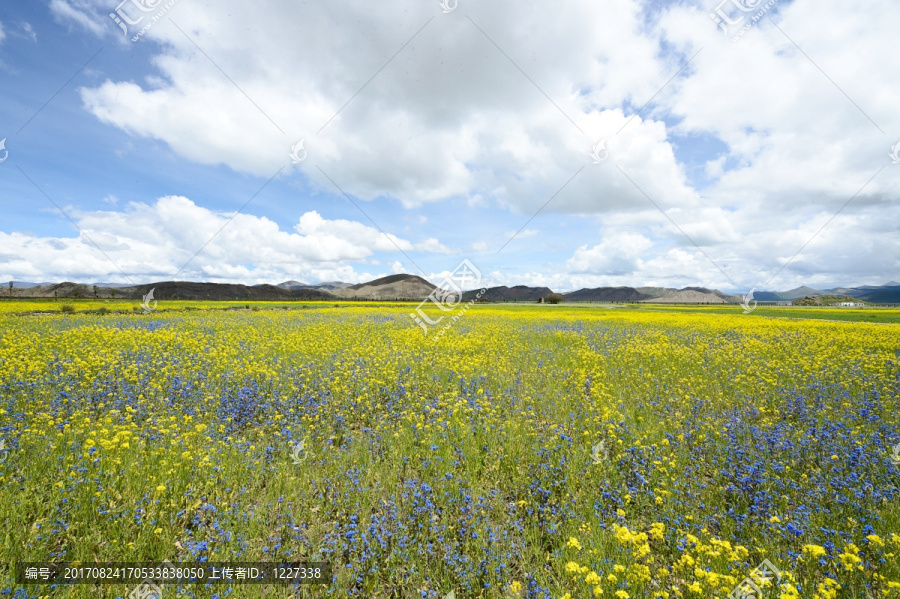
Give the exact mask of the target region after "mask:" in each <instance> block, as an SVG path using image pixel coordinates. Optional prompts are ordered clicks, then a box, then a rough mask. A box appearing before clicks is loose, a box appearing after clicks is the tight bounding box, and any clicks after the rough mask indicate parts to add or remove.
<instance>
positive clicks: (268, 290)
mask: <svg viewBox="0 0 900 599" xmlns="http://www.w3.org/2000/svg"><path fill="white" fill-rule="evenodd" d="M151 289H152V290H153V291H154V298H155V299H157V300H169V299H183V300H204V299H209V300H232V301H235V300H237V301H240V300H281V301H289V300H336V299H343V300H389V301H393V300H423V299H425V298H427V297H428V295H429V294H431V292H432V291H433V290H434V289H435V286H434V285H433V284H431V283H429V282H428V281H426V280H425V279H423V278H422V277H419V276H416V275H410V274H399V275H390V276H387V277H382V278H380V279H375V280H373V281H368V282H366V283H359V284H356V285H351V284H349V283H344V282H342V281H328V282H325V283H316V284H308V283H302V282H300V281H285V282H283V283H279V284H277V285H269V284H263V285H250V286H248V285H239V284H231V283H194V282H188V281H163V282H158V283H147V284H143V285H132V286H124V285H119V284H104V283H97V284H90V285H84V284H77V283H70V282H66V283H27V282H20V281H14V282H13V289H12V296H13V297H20V298H28V297H33V298H50V297H56V298H79V297H80V298H103V299H110V298H126V299H141V298H143V296H145V295H147V294H148V293H149V292H150V290H151ZM9 293H10V290H9V288H8V287H7V286H3V287H0V297H4V296H8V295H9ZM479 293H480V294H481V295H480V297H479ZM550 293H552V291H551V289H550V288H548V287H529V286H526V285H515V286H513V287H507V286H505V285H504V286H499V287H489V288H487V289H485V291H484V293H481V290H480V289H477V290H469V291H465V292H464V293H463V297H462V300H463V301H467V302H468V301H471V300H475V299H476V297H477V301H481V302H536V301H538V300H539V299H540V298H542V297H546V296H547V295H548V294H550ZM562 296H563V299H564V301H569V302H640V303H664V304H665V303H677V304H737V303H741V302H742V301H743V300H744V297H743V296H742V295H730V294H727V293H723V292H721V291H719V290H717V289H707V288H705V287H684V288H683V289H675V288H669V287H595V288H590V289H588V288H585V289H579V290H577V291H569V292H565V293H562ZM826 296H827V297H828V298H834V297H841V298H850V299H853V300H859V301H862V302H866V303H900V283H897V282H896V281H891V282H889V283H886V284H885V285H879V286H873V285H862V286H859V287H837V288H834V289H814V288H812V287H806V286H804V287H797V288H796V289H790V290H788V291H755V290H754V292H753V299H754V300H756V301H759V302H794V301H797V302H802V303H804V304H815V303H817V301H816V298H825V297H826Z"/></svg>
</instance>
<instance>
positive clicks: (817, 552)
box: [803, 545, 826, 557]
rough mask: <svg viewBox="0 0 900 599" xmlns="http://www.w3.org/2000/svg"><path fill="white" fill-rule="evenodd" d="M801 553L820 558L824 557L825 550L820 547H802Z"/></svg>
mask: <svg viewBox="0 0 900 599" xmlns="http://www.w3.org/2000/svg"><path fill="white" fill-rule="evenodd" d="M803 553H808V554H810V555H811V556H812V557H821V556H823V555H825V553H826V552H825V548H824V547H822V546H820V545H804V546H803Z"/></svg>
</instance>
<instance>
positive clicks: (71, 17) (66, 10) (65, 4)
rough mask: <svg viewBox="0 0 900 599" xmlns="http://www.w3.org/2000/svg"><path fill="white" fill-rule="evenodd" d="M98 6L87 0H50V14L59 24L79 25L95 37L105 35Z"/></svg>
mask: <svg viewBox="0 0 900 599" xmlns="http://www.w3.org/2000/svg"><path fill="white" fill-rule="evenodd" d="M96 4H97V3H94V2H90V1H87V0H50V12H51V13H52V14H53V16H54V18H55V19H56V21H57V22H58V23H61V24H63V25H68V26H72V25H78V26H80V27H84V28H85V29H87V30H88V31H90V32H91V33H93V34H95V35H103V33H104V29H103V25H101V23H102V21H101V20H100V18H99V13H98V11H97V10H96ZM107 20H108V17H107Z"/></svg>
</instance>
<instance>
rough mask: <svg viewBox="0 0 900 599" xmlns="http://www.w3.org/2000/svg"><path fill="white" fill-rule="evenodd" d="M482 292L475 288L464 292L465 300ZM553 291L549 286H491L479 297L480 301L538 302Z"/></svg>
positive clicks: (473, 297)
mask: <svg viewBox="0 0 900 599" xmlns="http://www.w3.org/2000/svg"><path fill="white" fill-rule="evenodd" d="M480 292H481V290H480V289H473V290H472V291H466V292H465V293H463V301H466V302H468V301H470V300H473V299H475V297H476V296H477V295H478V294H479V293H480ZM550 293H553V292H552V291H551V290H550V288H549V287H528V286H527V285H516V286H515V287H507V286H505V285H501V286H500V287H489V288H487V289H486V290H485V292H484V294H483V295H482V296H481V297H480V298H479V299H478V301H480V302H536V301H538V299H540V298H542V297H544V296H545V295H547V294H550Z"/></svg>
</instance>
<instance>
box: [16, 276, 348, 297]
mask: <svg viewBox="0 0 900 599" xmlns="http://www.w3.org/2000/svg"><path fill="white" fill-rule="evenodd" d="M151 289H153V297H154V299H157V300H172V299H180V300H232V301H233V300H238V301H240V300H327V299H333V296H332V295H331V294H330V293H328V292H327V291H320V290H318V289H300V290H290V289H282V288H280V287H276V286H275V285H253V286H249V287H248V286H247V285H236V284H230V283H193V282H189V281H162V282H159V283H147V284H145V285H135V286H132V287H115V288H114V287H99V286H98V287H97V293H96V295H95V294H94V286H93V285H79V284H77V283H68V282H67V283H57V284H54V285H42V286H39V287H32V288H31V289H28V292H29V293H28V296H29V297H57V298H93V297H97V298H99V299H111V298H124V299H137V300H139V299H142V298H143V297H144V296H145V295H147V294H148V293H149V292H150V290H151Z"/></svg>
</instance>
